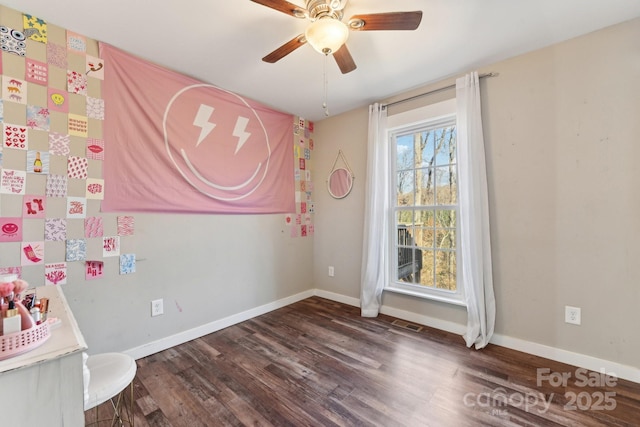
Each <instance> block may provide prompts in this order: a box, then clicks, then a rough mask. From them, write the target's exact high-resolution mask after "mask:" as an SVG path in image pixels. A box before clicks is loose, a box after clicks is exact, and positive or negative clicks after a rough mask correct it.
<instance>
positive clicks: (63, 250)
mask: <svg viewBox="0 0 640 427" xmlns="http://www.w3.org/2000/svg"><path fill="white" fill-rule="evenodd" d="M0 45H1V46H0V47H1V48H2V52H1V53H0V85H1V89H2V99H1V100H0V124H1V127H2V130H3V136H2V150H1V152H0V214H1V216H0V245H7V246H5V247H4V248H2V251H1V253H2V257H0V274H19V275H21V276H22V275H24V273H25V270H24V269H27V268H29V269H31V268H33V269H34V270H30V272H31V271H42V272H43V273H42V282H41V283H31V284H32V285H34V286H40V285H62V284H66V283H67V281H68V277H67V276H68V272H67V266H68V263H72V262H80V263H84V266H85V268H84V271H85V279H86V280H90V279H97V278H100V277H102V275H103V274H104V273H105V271H104V258H108V257H119V273H120V274H130V273H134V272H135V255H134V254H131V253H123V251H122V250H121V249H122V244H123V243H124V242H123V241H121V239H126V237H124V236H130V235H132V234H133V230H134V219H133V217H130V216H119V217H117V218H113V217H102V216H100V215H99V212H100V201H101V200H102V199H103V198H104V187H105V182H104V180H103V179H102V163H103V161H104V150H105V148H106V147H105V141H104V140H103V139H102V132H103V123H104V118H105V104H104V100H103V99H102V97H101V90H102V82H103V80H104V67H105V64H104V62H103V61H102V60H101V59H100V58H99V57H98V43H97V41H93V40H90V39H87V38H85V37H84V36H82V35H80V34H76V33H73V32H71V31H66V30H64V29H62V28H60V27H57V26H54V25H48V24H47V22H45V21H44V20H42V19H39V18H37V17H34V16H31V15H27V14H22V13H21V12H18V11H14V10H11V9H8V8H6V7H3V6H0ZM111 222H113V224H112V223H111ZM14 249H15V252H16V253H15V254H14V253H13V251H14ZM18 251H19V256H18V254H17V252H18ZM36 268H38V269H40V270H35V269H36ZM29 276H30V277H31V278H32V277H33V276H34V274H30V275H29ZM74 279H76V280H78V279H79V278H74ZM30 282H34V280H33V279H31V280H30Z"/></svg>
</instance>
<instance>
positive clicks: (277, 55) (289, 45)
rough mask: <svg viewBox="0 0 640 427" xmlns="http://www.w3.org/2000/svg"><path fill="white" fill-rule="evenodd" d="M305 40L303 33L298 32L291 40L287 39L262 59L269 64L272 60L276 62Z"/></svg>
mask: <svg viewBox="0 0 640 427" xmlns="http://www.w3.org/2000/svg"><path fill="white" fill-rule="evenodd" d="M306 42H307V40H306V39H305V38H304V34H300V35H299V36H296V37H294V38H292V39H291V40H289V41H288V42H286V43H285V44H283V45H282V46H280V47H279V48H277V49H276V50H274V51H273V52H271V53H270V54H268V55H267V56H265V57H264V58H262V60H263V61H264V62H269V63H271V64H273V63H274V62H278V61H279V60H281V59H282V58H284V57H285V56H287V55H289V54H290V53H291V52H293V51H294V50H296V49H297V48H299V47H300V46H302V45H303V44H305V43H306Z"/></svg>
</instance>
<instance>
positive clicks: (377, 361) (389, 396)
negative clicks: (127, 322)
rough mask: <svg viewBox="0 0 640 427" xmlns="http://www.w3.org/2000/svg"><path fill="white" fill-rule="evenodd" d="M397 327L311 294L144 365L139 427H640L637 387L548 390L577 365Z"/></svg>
mask: <svg viewBox="0 0 640 427" xmlns="http://www.w3.org/2000/svg"><path fill="white" fill-rule="evenodd" d="M395 320H396V319H395V318H393V317H390V316H386V315H380V316H378V317H377V318H363V317H361V316H360V313H359V309H358V308H357V307H351V306H347V305H344V304H340V303H337V302H334V301H329V300H326V299H323V298H319V297H312V298H307V299H305V300H302V301H299V302H297V303H294V304H291V305H289V306H287V307H284V308H282V309H279V310H275V311H272V312H270V313H267V314H265V315H262V316H258V317H256V318H254V319H251V320H248V321H246V322H242V323H239V324H237V325H234V326H231V327H229V328H226V329H224V330H221V331H218V332H216V333H213V334H209V335H206V336H203V337H201V338H198V339H196V340H193V341H190V342H187V343H184V344H182V345H179V346H176V347H174V348H171V349H168V350H165V351H163V352H159V353H157V354H154V355H151V356H148V357H146V358H143V359H140V360H138V361H137V363H138V373H137V375H136V379H135V381H134V400H135V405H134V406H135V421H136V425H138V426H141V427H145V426H152V427H155V426H160V427H165V426H166V427H169V426H171V427H182V426H185V427H196V426H233V427H240V426H265V427H270V426H278V427H280V426H285V427H286V426H292V427H299V426H314V427H316V426H336V427H337V426H374V427H375V426H380V427H393V426H402V427H413V426H418V427H423V426H434V427H448V426H455V427H467V426H468V427H477V426H491V427H496V426H497V427H505V426H509V427H511V426H527V427H538V426H544V427H547V426H574V425H575V426H585V427H591V426H594V427H595V426H617V427H638V426H640V416H639V414H640V384H637V383H633V382H630V381H624V380H618V381H617V383H616V384H615V385H614V386H606V385H603V386H589V387H582V386H578V385H576V383H575V381H570V382H568V383H567V384H561V385H558V384H550V383H549V382H544V381H543V382H542V383H540V381H539V378H538V369H539V368H545V369H548V370H549V371H550V372H554V373H571V374H575V373H576V369H577V368H576V367H574V366H570V365H566V364H563V363H560V362H556V361H552V360H548V359H544V358H539V357H535V356H532V355H529V354H526V353H521V352H517V351H513V350H509V349H506V348H503V347H498V346H495V345H489V346H487V347H486V348H485V349H483V350H480V351H477V350H474V349H469V348H467V347H466V346H465V344H464V341H463V340H462V338H461V337H460V336H458V335H454V334H450V333H447V332H444V331H439V330H435V329H432V328H428V327H422V328H418V329H421V330H419V331H417V330H414V329H411V328H409V326H410V325H406V323H407V322H404V323H402V322H399V323H396V324H394V321H395ZM403 325H405V326H403ZM580 393H583V394H582V400H583V401H582V403H585V402H587V400H588V403H590V404H591V405H592V406H593V403H594V402H595V400H596V399H597V398H598V396H600V394H601V393H602V394H603V393H613V399H614V401H615V408H608V409H607V410H604V409H603V408H598V407H591V406H590V407H584V405H582V407H581V408H577V410H571V407H570V404H571V401H572V400H571V399H572V396H578V395H580ZM585 393H586V394H585ZM574 401H575V399H574ZM102 406H105V409H104V410H105V411H108V408H106V404H104V405H101V410H103V409H102Z"/></svg>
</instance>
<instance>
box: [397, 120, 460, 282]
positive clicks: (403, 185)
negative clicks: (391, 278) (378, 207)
mask: <svg viewBox="0 0 640 427" xmlns="http://www.w3.org/2000/svg"><path fill="white" fill-rule="evenodd" d="M394 141H395V149H396V156H395V158H396V185H397V190H396V197H395V212H396V215H395V218H396V228H397V231H398V237H397V240H396V246H397V251H398V273H397V277H396V280H398V281H400V282H406V283H411V284H415V285H419V286H426V287H431V288H437V289H443V290H450V291H455V290H456V275H457V260H456V247H457V244H456V228H457V216H456V212H457V209H458V175H457V162H456V127H455V123H453V121H451V123H448V124H447V125H445V126H441V127H435V128H434V127H430V128H425V129H417V130H412V131H411V132H410V133H405V134H402V135H396V136H395V138H394Z"/></svg>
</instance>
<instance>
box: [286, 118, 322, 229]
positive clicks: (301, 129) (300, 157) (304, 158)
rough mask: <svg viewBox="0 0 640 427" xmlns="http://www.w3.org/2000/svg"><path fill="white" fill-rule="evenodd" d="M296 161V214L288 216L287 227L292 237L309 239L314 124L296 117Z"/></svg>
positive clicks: (313, 209) (313, 207) (312, 204)
mask: <svg viewBox="0 0 640 427" xmlns="http://www.w3.org/2000/svg"><path fill="white" fill-rule="evenodd" d="M294 120H295V123H294V126H293V134H294V135H293V137H294V144H293V150H294V161H295V168H294V170H295V175H296V179H295V183H296V212H295V213H290V214H286V215H285V217H284V220H285V225H286V227H288V228H289V231H290V234H291V237H309V236H313V234H314V226H313V214H314V213H315V206H314V203H313V198H312V196H313V182H312V181H311V153H312V152H313V138H312V136H313V122H311V121H307V120H305V119H303V118H302V117H295V116H294Z"/></svg>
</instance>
